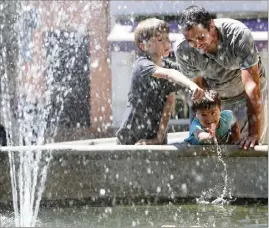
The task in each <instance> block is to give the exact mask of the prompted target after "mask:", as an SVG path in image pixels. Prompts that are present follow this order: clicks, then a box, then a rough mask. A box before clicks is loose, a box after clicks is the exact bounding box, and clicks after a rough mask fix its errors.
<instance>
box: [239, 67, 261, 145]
mask: <svg viewBox="0 0 269 228" xmlns="http://www.w3.org/2000/svg"><path fill="white" fill-rule="evenodd" d="M241 78H242V82H243V84H244V86H245V92H246V95H247V97H246V99H247V111H248V120H249V129H248V131H249V135H248V137H247V138H242V139H241V140H240V145H241V147H244V149H247V148H248V147H254V145H255V144H256V143H257V141H258V140H259V139H260V135H261V110H262V107H261V91H260V78H259V69H258V64H256V65H254V66H252V67H249V68H248V69H245V70H242V71H241Z"/></svg>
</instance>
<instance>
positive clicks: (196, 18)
mask: <svg viewBox="0 0 269 228" xmlns="http://www.w3.org/2000/svg"><path fill="white" fill-rule="evenodd" d="M211 19H212V15H211V14H210V13H209V12H208V11H206V10H205V9H204V8H203V7H200V6H195V5H193V6H189V7H188V8H186V9H185V10H184V11H183V12H182V14H181V15H180V17H179V21H178V24H179V25H180V26H181V28H182V29H183V30H190V29H191V28H192V27H193V26H194V25H198V24H201V25H203V26H204V28H206V29H209V27H210V22H211Z"/></svg>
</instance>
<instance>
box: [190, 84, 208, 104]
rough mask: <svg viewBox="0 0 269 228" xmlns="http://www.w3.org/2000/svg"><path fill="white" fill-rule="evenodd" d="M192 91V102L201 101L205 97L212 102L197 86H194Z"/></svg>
mask: <svg viewBox="0 0 269 228" xmlns="http://www.w3.org/2000/svg"><path fill="white" fill-rule="evenodd" d="M191 90H192V97H191V99H192V101H193V102H199V101H201V100H202V99H203V98H204V97H206V98H207V99H208V100H210V101H213V100H212V98H211V97H209V96H207V94H206V93H205V91H204V90H203V89H201V88H200V87H199V86H197V85H196V86H195V87H194V88H192V89H191Z"/></svg>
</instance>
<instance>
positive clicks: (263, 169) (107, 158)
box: [0, 142, 268, 201]
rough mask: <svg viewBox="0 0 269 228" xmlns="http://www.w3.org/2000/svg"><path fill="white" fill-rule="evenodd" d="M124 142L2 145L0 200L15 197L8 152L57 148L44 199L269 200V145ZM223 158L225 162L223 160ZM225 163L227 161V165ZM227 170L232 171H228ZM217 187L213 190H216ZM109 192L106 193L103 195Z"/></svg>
mask: <svg viewBox="0 0 269 228" xmlns="http://www.w3.org/2000/svg"><path fill="white" fill-rule="evenodd" d="M220 148H221V150H222V156H221V157H219V156H218V154H217V151H216V147H215V146H188V145H186V144H180V143H178V144H175V145H166V146H144V145H139V146H133V145H131V146H122V145H114V144H109V143H108V144H104V145H101V144H97V145H89V144H87V143H74V144H72V143H71V142H70V143H68V144H64V143H63V144H50V145H43V146H31V147H2V148H1V152H2V153H0V155H1V164H0V172H1V174H2V175H1V178H0V185H1V189H0V201H8V200H11V199H12V195H11V184H10V176H9V163H8V153H7V152H8V151H10V150H12V151H18V152H19V151H22V150H24V151H25V150H36V149H40V150H43V151H46V150H47V151H48V150H49V151H52V154H53V158H52V160H51V163H50V167H49V169H48V177H47V183H46V190H45V192H44V194H43V200H44V201H46V200H52V201H53V200H70V199H71V200H72V199H73V200H79V201H80V200H82V201H83V200H84V199H94V200H97V201H98V200H99V199H103V198H108V199H114V198H115V199H119V198H121V199H126V200H127V201H132V200H134V199H147V198H156V199H158V198H160V197H161V198H162V199H166V200H173V199H176V198H183V199H184V198H186V199H190V198H196V197H200V196H201V195H203V194H204V193H206V194H208V196H207V197H208V198H216V197H219V196H220V195H221V194H222V191H223V189H224V187H225V179H224V175H225V173H227V178H228V183H227V186H226V188H227V189H228V190H227V192H226V197H228V196H231V197H233V198H249V199H266V198H268V152H267V149H268V146H267V145H261V146H260V145H259V146H255V147H254V148H253V149H250V150H241V149H239V147H238V146H235V145H221V146H220ZM221 160H222V161H221ZM223 162H224V163H223ZM225 170H226V171H225ZM212 189H213V190H212ZM100 190H104V192H105V194H104V195H102V194H100Z"/></svg>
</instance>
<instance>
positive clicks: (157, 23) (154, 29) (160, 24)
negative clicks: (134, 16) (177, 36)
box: [134, 18, 169, 49]
mask: <svg viewBox="0 0 269 228" xmlns="http://www.w3.org/2000/svg"><path fill="white" fill-rule="evenodd" d="M157 33H169V25H168V24H167V23H166V22H165V21H163V20H160V19H157V18H148V19H146V20H143V21H141V22H139V24H138V25H137V27H136V29H135V32H134V34H135V43H136V46H137V47H138V48H139V49H140V43H143V42H144V41H146V42H147V41H149V40H150V39H151V38H152V37H154V36H156V35H157Z"/></svg>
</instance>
